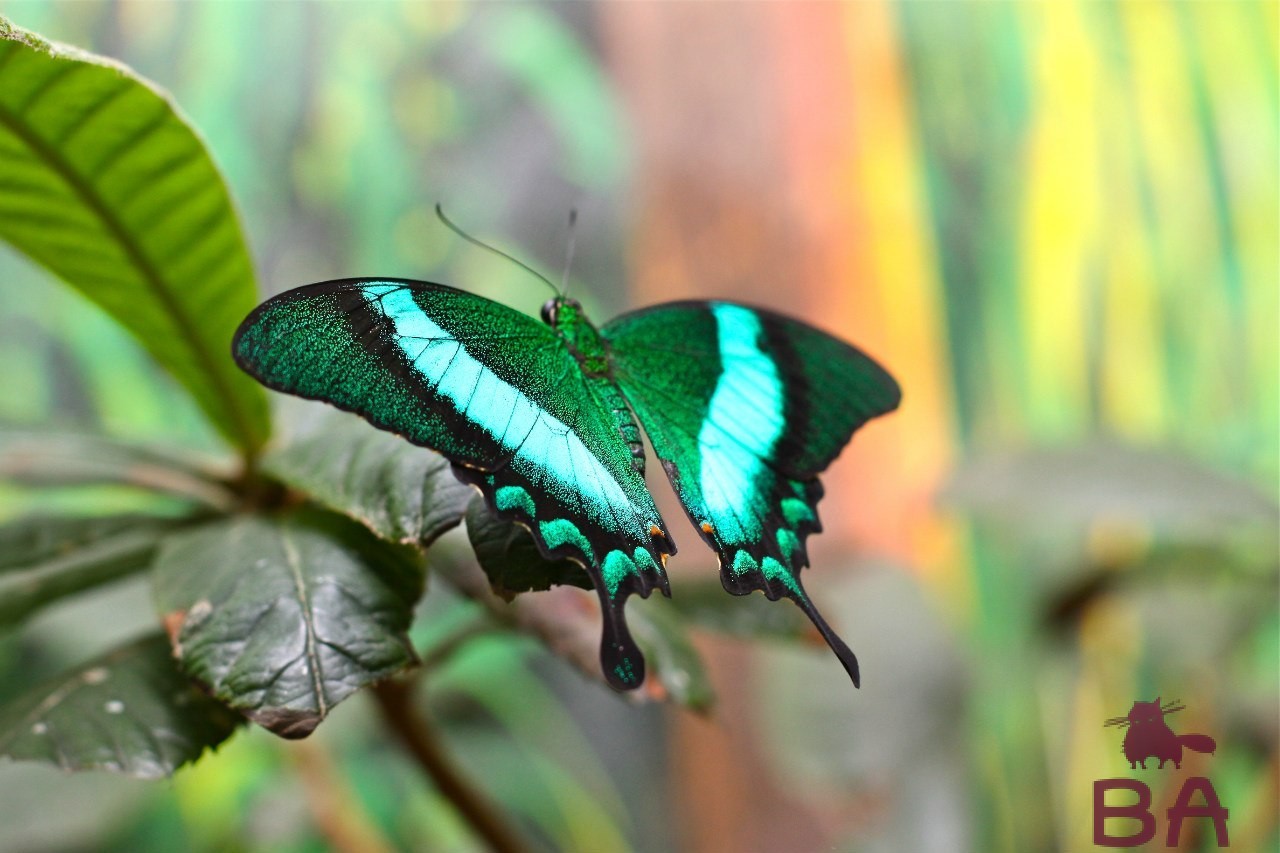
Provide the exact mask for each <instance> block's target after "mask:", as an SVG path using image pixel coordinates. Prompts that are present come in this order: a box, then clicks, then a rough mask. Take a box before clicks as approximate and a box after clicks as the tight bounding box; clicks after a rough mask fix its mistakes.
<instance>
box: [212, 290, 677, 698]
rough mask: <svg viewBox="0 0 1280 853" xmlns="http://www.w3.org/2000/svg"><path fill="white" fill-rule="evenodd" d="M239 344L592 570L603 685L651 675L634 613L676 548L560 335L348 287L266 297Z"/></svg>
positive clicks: (474, 304)
mask: <svg viewBox="0 0 1280 853" xmlns="http://www.w3.org/2000/svg"><path fill="white" fill-rule="evenodd" d="M232 350H233V354H234V356H235V359H236V361H237V363H238V364H239V365H240V366H241V367H242V368H244V369H245V370H246V371H248V372H249V373H251V374H252V375H254V376H255V377H257V378H258V379H259V380H260V381H261V382H263V383H264V384H266V385H268V386H270V387H272V388H275V389H277V390H281V391H287V392H289V393H292V394H297V395H299V396H303V397H307V398H310V399H317V400H324V401H326V402H329V403H332V404H334V405H336V406H339V407H340V408H344V409H347V410H349V411H353V412H356V413H357V414H359V415H361V416H363V417H364V418H366V419H367V420H369V421H370V422H371V423H373V424H374V425H375V426H378V427H380V428H382V429H386V430H390V431H392V432H396V433H399V434H400V435H402V436H404V437H405V438H407V439H409V440H410V441H412V442H414V443H415V444H420V445H423V446H425V447H430V448H433V449H435V450H437V451H439V452H440V453H442V454H443V455H444V456H446V457H448V458H449V459H450V460H451V461H452V462H453V463H454V471H455V473H456V474H457V475H458V476H459V477H460V478H461V479H463V480H464V481H466V482H469V483H472V484H473V485H475V486H477V487H478V488H479V489H480V490H481V492H483V493H484V495H485V497H486V500H487V501H488V503H489V506H490V509H491V510H493V511H495V512H497V513H499V514H500V515H502V516H504V517H508V518H514V519H516V520H518V521H520V522H521V523H522V524H524V525H525V526H526V527H528V528H529V530H530V532H531V533H532V534H533V537H534V540H535V541H536V542H537V543H538V546H539V548H540V550H542V552H543V553H544V554H545V555H546V556H548V557H553V558H559V557H568V558H571V559H575V560H578V561H580V562H582V563H583V565H584V566H585V567H586V568H587V571H588V573H589V574H590V575H591V578H592V581H593V583H594V584H595V586H596V588H597V590H598V592H599V594H600V598H601V604H602V609H603V611H604V617H605V634H604V638H603V640H602V645H601V659H602V663H603V665H604V669H605V673H606V676H607V677H608V678H609V680H610V682H611V683H613V684H614V685H615V686H618V687H622V688H629V687H634V686H636V685H638V684H639V683H640V682H641V681H642V680H643V677H644V667H643V659H642V657H641V656H640V653H639V651H638V650H637V649H636V647H635V644H634V642H633V641H632V640H631V638H630V636H629V634H628V632H627V630H626V625H625V621H624V619H623V605H624V603H625V600H626V597H627V596H628V595H629V594H631V593H633V592H638V593H640V594H641V595H648V594H649V592H650V591H651V590H652V588H653V587H655V586H657V587H659V588H660V589H662V590H663V591H664V592H666V591H667V580H666V576H665V572H664V569H663V559H664V557H665V556H666V555H667V554H670V553H673V552H674V550H675V549H674V546H673V545H672V544H671V541H670V539H669V538H668V536H667V533H666V526H665V524H664V523H663V521H662V519H661V517H660V516H659V514H658V511H657V508H656V507H655V506H654V504H653V500H652V498H651V496H650V495H649V493H648V491H647V490H646V489H645V486H644V480H643V477H642V476H641V475H640V474H639V473H638V472H637V471H636V470H635V468H634V467H633V465H632V462H631V459H632V457H631V453H630V451H629V449H628V447H627V443H626V441H625V440H624V439H623V437H622V436H621V435H620V434H619V432H618V430H617V427H616V424H615V423H614V422H612V421H611V420H610V419H609V417H608V411H607V409H606V408H605V406H604V404H603V403H602V401H601V399H600V389H599V388H597V387H595V383H594V382H593V380H590V379H588V378H587V377H585V376H584V375H583V373H582V371H581V369H580V368H579V366H578V363H577V361H576V360H575V359H574V357H573V356H572V354H571V353H570V352H569V351H568V349H567V348H566V346H565V345H564V343H563V342H562V340H561V339H560V338H559V337H558V336H557V335H556V334H555V332H554V331H553V330H551V329H550V328H548V327H546V326H544V325H542V324H540V323H538V322H536V321H534V320H533V319H531V318H529V317H527V316H525V315H524V314H521V313H519V312H517V311H514V310H512V309H510V308H507V307H506V306H503V305H500V304H498V303H496V302H491V301H489V300H487V299H483V298H481V297H478V296H474V295H471V294H468V293H464V292H462V291H459V290H455V289H453V288H449V287H445V286H443V285H437V284H429V283H426V282H413V281H403V280H374V279H348V280H343V281H336V282H326V283H323V284H316V285H308V286H306V287H301V288H297V289H296V290H291V291H289V292H287V293H283V294H281V295H280V296H277V297H275V298H273V299H271V300H268V301H267V302H265V303H264V304H263V305H261V306H259V308H258V309H257V310H255V311H254V312H253V313H252V314H251V315H250V316H249V317H248V318H246V320H245V322H244V323H243V324H242V325H241V327H240V330H239V331H238V332H237V333H236V338H235V341H234V342H233V344H232Z"/></svg>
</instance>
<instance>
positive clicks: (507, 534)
mask: <svg viewBox="0 0 1280 853" xmlns="http://www.w3.org/2000/svg"><path fill="white" fill-rule="evenodd" d="M467 537H468V538H469V539H470V540H471V547H472V548H473V549H474V550H475V552H476V560H477V561H479V563H480V567H481V568H482V569H484V573H485V575H487V576H488V578H489V585H490V586H491V587H492V588H493V591H494V593H496V594H497V595H499V596H501V597H502V598H505V599H507V600H508V601H510V600H511V599H512V598H513V597H514V596H515V595H516V594H517V593H521V592H529V591H532V590H546V589H550V588H551V587H553V586H560V585H565V586H576V587H581V588H582V589H591V588H592V586H591V578H589V577H588V576H587V573H586V570H584V569H583V568H582V566H580V565H578V564H577V563H575V562H573V561H572V560H548V559H547V558H546V557H544V556H542V553H541V552H540V551H538V546H537V545H535V544H534V542H533V537H532V536H530V535H529V531H527V530H525V529H524V528H523V527H521V526H520V525H519V524H516V523H515V522H513V521H508V520H506V519H502V518H499V517H498V516H496V515H494V514H493V513H492V512H490V511H489V507H488V506H486V505H485V501H484V498H483V497H482V496H481V495H473V496H472V500H471V504H470V506H468V507H467Z"/></svg>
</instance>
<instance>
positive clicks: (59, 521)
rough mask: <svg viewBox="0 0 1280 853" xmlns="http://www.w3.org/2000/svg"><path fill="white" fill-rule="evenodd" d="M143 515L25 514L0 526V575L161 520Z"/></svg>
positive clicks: (23, 568) (63, 555)
mask: <svg viewBox="0 0 1280 853" xmlns="http://www.w3.org/2000/svg"><path fill="white" fill-rule="evenodd" d="M164 521H169V522H170V523H172V520H171V519H156V518H154V517H152V516H146V515H136V514H128V515H104V516H89V517H72V516H62V515H50V516H39V515H33V516H26V517H24V518H18V519H16V520H14V521H10V522H8V523H7V524H5V525H4V526H0V578H2V577H3V576H4V572H6V571H11V570H12V571H21V570H25V569H27V568H29V567H30V566H32V565H35V564H39V563H44V562H47V561H49V560H54V559H57V558H59V557H65V556H67V555H68V554H70V553H73V552H75V551H77V550H79V549H82V548H85V547H87V546H90V545H94V544H95V543H98V542H100V541H102V540H104V539H110V538H112V537H115V536H117V535H119V534H120V533H123V532H126V531H128V530H131V529H135V528H139V527H147V526H148V525H151V524H155V523H163V522H164Z"/></svg>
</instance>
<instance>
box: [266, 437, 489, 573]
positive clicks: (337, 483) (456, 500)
mask: <svg viewBox="0 0 1280 853" xmlns="http://www.w3.org/2000/svg"><path fill="white" fill-rule="evenodd" d="M263 469H264V470H265V471H266V472H267V473H269V474H271V475H273V476H275V477H278V478H279V479H280V480H281V481H283V482H284V483H285V484H286V485H289V486H292V487H293V488H295V489H299V490H301V491H303V492H306V493H307V494H308V495H310V496H311V497H312V498H314V499H315V500H316V501H318V502H320V503H322V504H324V505H325V506H327V507H329V508H330V509H334V510H337V511H338V512H341V513H342V514H343V515H348V516H351V517H352V518H355V519H356V520H358V521H360V522H363V523H364V524H365V526H367V527H368V528H369V529H370V530H372V531H373V532H374V533H377V534H378V535H379V536H381V537H382V538H383V539H388V540H390V541H392V542H400V543H404V544H410V543H414V544H418V545H420V546H423V547H426V546H427V545H429V544H430V543H431V542H433V541H435V539H436V538H437V537H439V536H440V535H441V534H442V533H444V532H445V531H447V530H449V529H450V528H452V527H454V526H455V525H456V524H457V523H458V522H459V521H461V520H462V514H463V513H464V512H465V511H466V507H467V503H468V502H469V501H470V500H471V498H472V496H473V495H474V494H475V491H474V490H473V489H472V488H471V487H470V486H467V485H465V484H463V483H462V482H460V481H459V480H458V478H457V477H455V476H454V475H453V470H452V467H451V463H450V462H449V460H447V459H445V458H444V457H443V456H441V455H440V454H438V453H436V452H435V451H432V450H427V449H426V448H424V447H417V446H415V445H412V444H410V443H409V442H407V441H405V440H404V439H403V438H400V437H399V436H397V435H393V434H391V433H388V432H383V431H382V430H379V429H375V428H373V427H371V426H369V425H368V424H367V423H365V422H364V421H362V420H360V419H359V418H356V417H353V416H349V415H341V416H334V417H332V418H330V419H328V420H327V421H326V422H325V425H324V427H323V428H322V429H321V430H319V431H318V432H315V433H313V434H312V435H309V436H307V437H306V438H303V439H301V440H298V441H296V442H294V443H292V444H290V445H288V446H287V447H285V448H284V449H282V450H278V451H272V452H270V453H268V454H267V455H266V456H265V457H264V459H263Z"/></svg>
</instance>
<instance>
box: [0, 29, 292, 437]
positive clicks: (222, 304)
mask: <svg viewBox="0 0 1280 853" xmlns="http://www.w3.org/2000/svg"><path fill="white" fill-rule="evenodd" d="M0 237H2V238H4V239H6V240H8V241H9V242H10V243H12V244H13V245H14V246H15V247H16V248H17V249H18V250H19V251H21V252H23V253H25V254H26V255H28V256H30V257H31V258H32V259H33V260H35V261H37V262H38V263H40V264H42V265H44V266H45V267H46V268H48V269H49V270H50V271H51V272H53V273H54V274H55V275H57V276H59V277H60V278H62V279H64V280H65V281H66V282H67V283H68V284H70V285H72V286H73V287H75V288H76V289H78V290H80V291H81V292H82V293H84V294H85V295H86V296H88V297H89V298H90V299H92V300H93V301H94V302H96V303H97V304H98V305H100V306H102V308H103V309H105V310H106V311H107V312H108V313H110V314H111V315H112V316H113V317H115V319H116V320H118V321H119V322H120V323H122V324H123V325H124V326H125V327H126V328H128V329H129V331H131V332H132V333H133V334H134V335H135V336H136V337H137V338H138V340H139V341H141V342H142V344H143V346H145V347H146V348H147V350H148V351H149V352H150V353H151V354H152V355H153V356H155V358H156V360H157V361H159V362H160V363H161V364H162V365H164V366H165V368H167V369H168V370H169V371H170V372H171V373H172V374H173V375H174V376H175V377H177V379H178V381H179V382H181V383H182V384H183V385H184V386H186V388H187V390H189V391H190V392H191V393H192V394H193V395H194V396H195V398H196V400H197V402H199V404H200V405H201V407H202V408H203V409H204V411H205V413H206V414H208V415H209V417H210V419H211V420H212V421H213V423H214V424H215V425H216V426H217V427H218V429H219V430H221V431H222V433H223V434H224V435H225V436H226V437H227V438H228V439H230V440H231V441H232V442H234V443H235V444H236V445H238V446H239V447H241V448H243V449H245V450H247V451H250V452H252V451H254V450H256V449H257V448H258V447H260V446H261V445H262V444H263V442H265V441H266V438H267V435H268V433H269V430H270V425H269V421H268V414H267V404H266V395H265V393H264V392H263V390H262V388H261V387H260V386H258V385H257V384H256V383H254V382H253V380H251V379H250V378H249V377H247V376H245V375H244V374H242V373H241V372H240V371H239V370H237V369H236V367H235V365H234V363H233V362H232V361H231V357H230V347H231V336H232V334H233V333H234V332H235V329H236V326H237V325H238V324H239V322H240V321H241V320H242V319H243V318H244V316H245V315H246V314H247V313H248V312H249V310H250V309H252V308H253V306H254V303H255V302H256V288H255V284H254V279H253V269H252V265H251V263H250V260H249V252H248V249H247V247H246V246H245V242H244V237H243V235H242V234H241V232H240V223H239V221H238V219H237V218H236V214H235V211H234V209H233V208H232V206H231V199H230V197H229V196H228V194H227V190H226V187H225V186H224V184H223V181H222V176H221V175H220V174H219V173H218V170H217V167H216V166H214V164H213V161H212V159H210V157H209V154H208V152H207V151H206V150H205V147H204V143H203V142H202V141H201V140H200V137H198V136H197V135H196V134H195V133H194V132H193V131H192V129H191V127H190V126H189V125H188V124H187V122H186V120H185V119H184V118H183V116H182V115H181V114H179V113H178V111H177V110H176V109H175V107H174V106H173V104H172V103H170V101H169V99H168V96H167V95H166V94H164V93H163V92H161V91H159V90H158V89H156V88H155V87H154V86H153V85H152V84H151V83H149V82H147V81H145V80H143V79H142V78H140V77H138V76H136V75H135V74H134V73H133V72H132V71H130V70H129V69H128V68H126V67H124V66H123V65H120V64H119V63H115V62H112V61H111V60H107V59H104V58H102V57H98V56H94V55H92V54H89V53H85V52H83V51H80V50H77V49H75V48H71V47H66V46H64V45H58V44H53V43H50V42H47V41H45V40H43V39H41V38H40V37H39V36H37V35H35V34H33V33H30V32H27V31H26V30H23V29H20V28H18V27H15V26H13V25H12V24H10V23H9V22H8V21H6V20H4V19H3V18H0Z"/></svg>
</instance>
